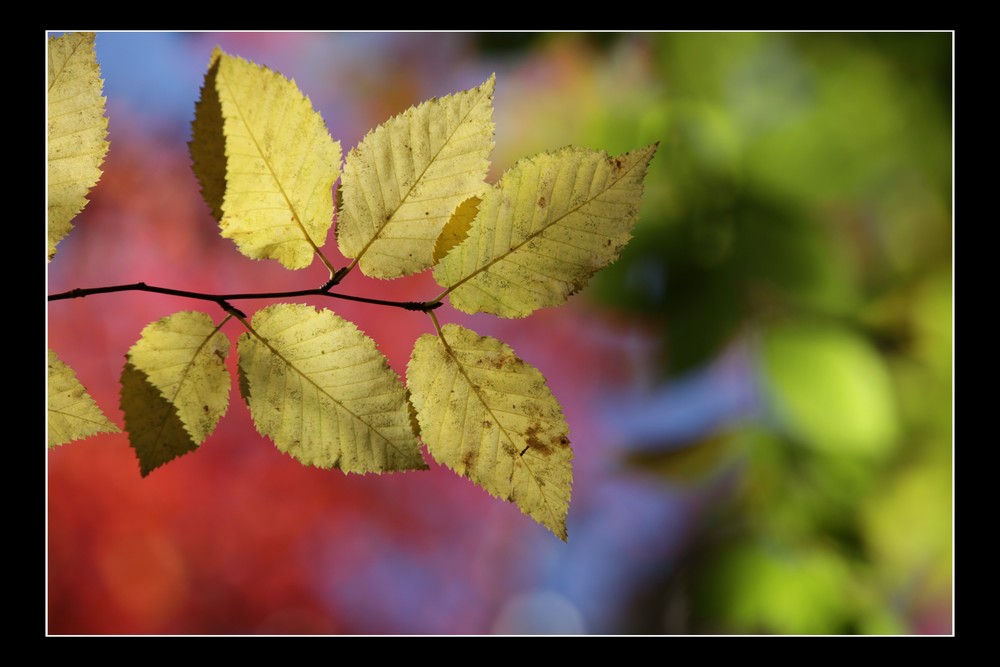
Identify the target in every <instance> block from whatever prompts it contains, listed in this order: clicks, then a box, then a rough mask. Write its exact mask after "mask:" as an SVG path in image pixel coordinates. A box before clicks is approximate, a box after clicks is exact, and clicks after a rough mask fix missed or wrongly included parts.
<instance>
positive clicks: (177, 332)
mask: <svg viewBox="0 0 1000 667" xmlns="http://www.w3.org/2000/svg"><path fill="white" fill-rule="evenodd" d="M228 355H229V339H228V338H227V337H226V336H225V334H223V333H222V332H221V331H219V328H218V327H217V326H216V325H215V323H214V322H212V318H211V317H209V316H208V315H207V314H205V313H201V312H196V311H184V312H180V313H174V314H173V315H170V316H168V317H165V318H163V319H161V320H159V321H157V322H153V323H152V324H150V325H149V326H147V327H146V328H145V329H143V330H142V336H141V338H139V340H138V341H137V342H136V344H135V345H133V346H132V349H130V350H129V352H128V360H129V363H131V364H132V365H133V366H134V367H135V368H136V369H137V370H139V371H142V372H143V373H144V374H145V375H146V378H147V381H148V382H149V383H150V384H152V385H153V386H154V387H156V388H157V390H158V391H159V392H160V394H162V395H163V397H164V398H166V399H167V401H169V402H170V403H171V404H172V405H173V406H174V409H175V410H176V411H177V416H178V417H180V420H181V422H182V423H183V424H184V428H185V430H187V432H188V433H189V434H190V435H191V438H192V439H193V440H194V442H196V443H198V444H201V443H202V442H204V441H205V439H206V438H207V437H208V436H209V435H211V433H212V431H213V430H214V429H215V426H216V424H217V423H218V421H219V419H221V418H222V416H223V415H224V414H226V409H227V408H228V407H229V388H230V384H231V379H230V377H229V370H228V369H227V368H226V357H227V356H228Z"/></svg>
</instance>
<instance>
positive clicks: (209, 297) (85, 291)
mask: <svg viewBox="0 0 1000 667" xmlns="http://www.w3.org/2000/svg"><path fill="white" fill-rule="evenodd" d="M326 287H327V285H324V286H323V287H320V288H318V289H303V290H294V291H291V292H249V293H241V294H205V293H204V292H189V291H187V290H180V289H171V288H169V287H156V286H155V285H147V284H146V283H131V284H129V285H108V286H107V287H88V288H77V289H71V290H69V291H68V292H60V293H59V294H50V295H49V301H61V300H63V299H79V298H82V297H85V296H91V295H92V294H110V293H112V292H155V293H156V294H169V295H170V296H179V297H183V298H186V299H199V300H201V301H212V302H214V303H216V304H218V305H219V307H220V308H222V309H223V310H225V311H226V312H228V313H240V314H242V313H241V312H240V311H239V310H238V309H236V308H234V307H233V306H232V305H230V304H229V302H230V301H238V300H241V299H284V298H289V297H296V296H325V297H330V298H331V299H344V300H345V301H358V302H360V303H371V304H374V305H376V306H390V307H392V308H402V309H403V310H415V311H418V312H424V313H426V312H429V311H431V310H434V309H435V308H437V307H439V306H440V305H441V302H440V301H439V302H436V303H424V302H421V301H387V300H385V299H371V298H369V297H365V296H354V295H352V294H338V293H337V292H331V291H329V289H324V288H326ZM244 317H245V316H244Z"/></svg>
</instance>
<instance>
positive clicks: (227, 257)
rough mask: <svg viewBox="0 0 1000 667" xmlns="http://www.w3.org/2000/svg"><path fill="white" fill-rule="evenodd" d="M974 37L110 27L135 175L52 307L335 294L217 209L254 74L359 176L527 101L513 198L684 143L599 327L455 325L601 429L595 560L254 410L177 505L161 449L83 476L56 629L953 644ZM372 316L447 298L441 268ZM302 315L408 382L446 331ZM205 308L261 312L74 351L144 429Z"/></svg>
mask: <svg viewBox="0 0 1000 667" xmlns="http://www.w3.org/2000/svg"><path fill="white" fill-rule="evenodd" d="M952 40H953V38H952V35H951V34H950V33H921V34H911V33H848V34H836V33H800V34H795V33H766V34H749V33H721V34H700V33H681V34H669V33H663V34H642V33H627V34H617V33H600V34H574V33H558V34H535V33H501V34H464V33H439V34H419V33H397V34H365V33H354V34H335V33H319V34H313V33H289V34H286V33H268V34H249V33H240V34H214V33H196V34H182V33H139V34H135V33H99V34H98V36H97V47H96V48H97V57H98V61H99V63H100V65H101V71H102V76H103V77H104V79H105V87H104V90H105V95H106V96H107V113H108V117H109V132H110V141H111V147H110V151H109V153H108V157H107V160H106V162H105V165H104V175H103V177H102V179H101V181H100V182H99V183H98V185H97V187H96V188H95V189H94V190H93V191H92V194H91V197H90V198H91V203H90V204H89V205H88V206H87V207H86V209H85V210H84V212H83V213H82V214H81V216H80V217H79V218H78V219H77V221H76V228H75V229H74V231H73V232H72V233H71V234H70V235H69V236H68V237H67V238H66V239H65V240H64V241H62V243H61V244H60V246H59V253H58V255H57V256H56V257H55V259H54V260H53V261H52V263H51V264H50V265H49V268H48V276H49V277H48V281H49V282H48V291H49V293H55V292H59V291H63V290H67V289H71V288H74V287H94V286H99V285H109V284H118V283H129V282H136V281H146V282H147V283H150V284H154V285H162V286H169V287H174V288H179V289H188V290H196V291H205V292H219V293H222V292H235V291H243V292H248V291H264V290H270V291H276V290H286V289H298V288H307V287H314V286H318V285H320V284H322V283H323V281H324V280H325V279H326V277H327V276H328V274H327V273H326V272H325V270H324V268H323V267H322V265H321V264H320V263H319V262H314V265H313V266H312V267H310V268H309V269H307V270H304V271H300V272H290V271H286V270H284V269H283V268H281V267H280V266H279V265H278V264H277V263H275V262H255V261H253V260H249V259H246V258H244V257H243V256H242V255H241V254H239V253H238V252H237V251H236V250H235V248H234V247H233V245H232V243H231V242H230V241H228V240H225V239H222V238H220V237H219V235H218V233H217V226H216V223H215V222H214V221H213V219H212V218H211V216H210V214H209V210H208V208H207V206H206V205H205V204H204V202H203V201H202V199H201V197H200V193H199V187H198V184H197V182H196V180H195V179H194V177H193V175H192V173H191V170H190V159H189V157H188V152H187V145H186V142H187V141H188V140H189V138H190V122H191V119H192V118H193V111H194V104H195V101H196V99H197V98H198V95H199V89H200V86H201V84H202V78H203V76H204V72H205V69H206V67H207V63H208V60H209V55H210V53H211V51H212V49H213V48H214V47H215V46H216V45H220V46H222V48H223V49H225V50H226V51H228V52H230V53H233V54H236V55H240V56H242V57H244V58H247V59H250V60H253V61H255V62H258V63H260V64H266V65H268V66H269V67H271V68H272V69H276V70H278V71H280V72H281V73H283V74H284V75H286V76H288V77H290V78H294V79H295V81H296V82H297V83H298V85H299V87H300V88H301V89H302V90H303V91H304V92H305V93H306V94H307V95H308V96H309V97H310V98H311V100H312V102H313V104H314V106H315V108H316V109H317V110H318V111H319V112H320V113H321V114H322V115H323V117H324V119H325V120H326V123H327V126H328V127H329V129H330V133H331V135H332V136H333V138H334V139H337V140H339V141H340V142H341V146H342V149H343V152H344V153H345V154H346V153H347V151H348V150H349V149H350V148H351V147H353V146H354V145H356V144H357V143H358V141H359V140H360V139H361V138H362V137H363V136H364V134H365V133H366V132H367V131H368V130H369V129H371V128H372V127H374V126H375V125H377V124H379V123H381V122H383V121H384V120H386V119H387V118H388V117H390V116H391V115H394V114H396V113H399V112H402V111H403V110H405V109H406V108H407V107H408V106H410V105H412V104H416V103H419V102H421V101H423V100H425V99H428V98H430V97H434V96H439V95H444V94H447V93H451V92H455V91H459V90H463V89H467V88H471V87H473V86H476V85H478V84H480V83H482V82H483V81H484V80H485V79H486V78H487V77H488V76H489V75H490V73H491V72H496V73H497V86H496V95H495V108H496V112H495V120H496V149H495V152H494V155H493V168H492V172H491V176H490V178H491V180H495V179H496V178H498V177H499V175H500V174H501V173H502V172H503V170H504V169H506V168H509V167H510V166H511V165H513V163H514V162H515V161H516V160H517V159H519V158H521V157H526V156H529V155H532V154H534V153H537V152H540V151H544V150H552V149H556V148H559V147H561V146H564V145H567V144H573V145H577V146H586V147H590V148H596V149H603V150H605V151H608V152H609V153H612V154H617V153H620V152H624V151H628V150H631V149H634V148H638V147H641V146H645V145H647V144H649V143H651V142H654V141H659V142H660V148H659V151H658V153H657V155H656V157H655V158H654V160H653V163H652V166H651V168H650V171H649V173H648V176H647V180H646V190H645V194H644V197H643V203H642V208H641V212H640V218H639V222H638V224H637V225H636V228H635V232H634V235H635V238H634V239H633V240H632V242H631V243H630V244H629V245H628V246H627V247H626V249H625V252H624V254H623V256H622V257H621V259H620V260H619V261H618V262H617V263H615V264H614V265H612V266H611V267H609V268H608V269H605V270H604V271H603V272H602V273H600V274H599V275H598V276H597V277H596V278H595V279H594V280H593V281H592V282H591V284H590V286H589V287H588V289H587V290H585V291H584V292H583V293H581V294H580V295H577V296H576V297H574V298H573V299H571V301H570V302H569V303H568V304H567V305H565V306H563V307H561V308H558V309H545V310H542V311H539V312H536V313H535V314H533V315H532V316H531V317H529V318H527V319H524V320H502V319H498V318H494V317H492V316H488V315H478V316H471V317H470V316H467V315H463V314H461V313H457V312H455V311H454V310H452V309H451V308H450V307H448V306H445V307H443V308H442V309H441V310H439V311H438V313H439V316H440V318H441V320H442V322H445V321H448V322H456V323H459V324H462V325H464V326H468V327H471V328H473V329H475V330H476V331H477V332H478V333H480V334H483V335H492V336H496V337H498V338H501V339H502V340H504V341H505V342H507V343H508V344H510V345H511V346H512V347H513V348H514V349H515V350H516V351H517V352H518V354H519V355H520V356H521V357H522V358H523V359H525V360H526V361H527V362H529V363H531V364H533V365H534V366H536V367H537V368H539V369H540V370H541V371H542V373H543V374H544V375H545V376H546V377H547V378H548V381H549V385H550V387H551V388H552V391H553V393H554V394H555V395H556V397H557V398H558V399H559V400H560V402H561V404H562V405H563V408H564V410H565V413H566V416H567V419H568V421H569V425H570V429H571V433H570V437H571V439H572V442H573V447H574V452H575V457H576V458H575V461H574V477H575V479H574V488H573V499H572V502H571V505H570V512H569V520H568V529H569V542H568V543H567V544H564V543H562V542H561V541H559V540H558V539H556V538H555V537H553V536H552V534H551V533H549V532H548V531H546V530H545V529H544V528H542V527H541V526H539V525H537V524H536V523H534V522H533V521H532V520H530V519H529V518H527V517H525V516H524V515H522V514H521V513H520V512H519V511H518V510H517V508H516V507H514V506H513V505H510V504H507V503H503V502H501V501H498V500H496V499H493V498H492V497H490V496H489V495H487V494H486V493H485V492H484V491H482V490H480V489H479V488H477V487H475V486H474V485H473V484H472V483H471V482H469V481H468V480H465V479H463V478H460V477H458V476H456V475H454V474H453V473H452V472H450V471H449V470H448V469H446V468H443V467H441V466H439V465H437V464H436V463H434V462H433V461H431V460H430V459H429V457H428V461H429V463H430V465H431V469H430V471H427V472H423V473H407V474H400V475H384V476H356V475H352V476H347V475H344V474H342V473H340V472H337V471H322V470H317V469H312V468H309V469H307V468H305V467H302V466H301V465H299V464H298V463H296V462H295V461H294V460H292V459H291V458H289V457H287V456H285V455H284V454H281V453H280V452H278V451H277V449H276V448H275V447H274V446H273V444H272V443H271V442H270V441H268V440H267V439H265V438H263V437H261V436H260V435H258V434H257V433H256V431H255V429H254V427H253V425H252V423H251V421H250V418H249V414H248V413H247V410H246V406H245V405H244V403H243V402H242V401H241V400H239V399H238V394H236V393H235V392H234V393H233V394H231V397H230V408H229V411H228V413H227V415H226V416H225V417H224V418H223V420H222V421H221V422H220V425H219V427H218V428H217V429H216V431H215V433H214V434H213V435H212V436H211V437H210V438H209V439H208V440H207V441H206V442H205V443H204V444H203V445H202V446H201V448H200V449H199V450H198V451H196V452H194V453H192V454H188V455H186V456H184V457H182V458H180V459H177V460H175V461H173V462H172V463H170V464H169V465H167V466H165V467H163V468H160V469H158V470H156V471H154V472H153V473H152V474H151V475H150V476H149V477H148V478H146V479H142V478H141V477H140V475H139V467H138V462H137V460H136V458H135V456H134V453H133V451H132V450H131V449H130V448H129V445H128V441H127V438H126V436H125V435H111V436H99V437H94V438H91V439H88V440H85V441H79V442H74V443H70V444H68V445H65V446H63V447H60V448H57V449H56V450H53V451H51V452H49V453H48V454H47V462H48V533H47V535H48V587H47V602H48V609H47V613H48V631H49V632H50V633H52V634H65V633H69V634H98V633H114V634H131V633H143V634H175V633H185V634H244V633H268V634H284V633H293V634H313V633H322V634H337V633H351V634H424V633H432V634H458V633H461V634H468V633H471V634H489V633H506V634H521V633H557V634H563V633H565V634H575V633H600V634H629V633H637V634H639V633H652V634H700V633H711V634H729V633H735V634H758V633H790V634H854V633H862V634H950V633H951V632H952V615H953V609H952V600H953V597H952V584H953V579H954V576H953V569H952V553H953V542H952V538H953V533H952V525H953V475H952V463H953V458H954V456H953V438H952V387H953V379H952V378H953V369H952V359H953V343H952V332H953V315H952V313H953V279H952V276H953V266H952V250H953V246H952V238H953V223H952V193H953V189H952V168H953V167H952V122H953V119H952V76H953V60H952ZM328 241H329V243H328V245H327V246H326V247H325V252H326V254H327V256H328V257H330V258H331V260H333V262H334V263H335V264H336V265H338V266H339V265H341V264H342V263H343V261H344V260H343V259H342V258H341V256H340V255H339V254H338V252H337V250H336V244H335V242H334V237H333V233H332V231H331V234H330V236H329V239H328ZM341 288H342V290H343V291H345V292H350V293H354V294H363V295H368V296H379V297H383V298H390V299H401V300H426V299H428V298H432V297H433V296H435V295H436V294H437V293H438V291H440V290H439V288H437V287H436V285H434V283H433V281H432V280H431V279H430V276H429V275H426V274H423V275H419V276H414V277H411V278H408V279H401V280H396V281H391V282H385V281H376V280H370V279H368V278H365V277H364V276H362V275H361V274H360V273H359V272H353V273H352V274H351V275H350V276H349V277H348V278H347V279H346V280H345V281H344V283H342V285H341ZM298 301H301V302H307V303H313V304H315V305H322V306H324V307H327V308H330V309H332V310H334V311H335V312H337V313H338V314H340V315H341V316H343V317H345V318H347V319H349V320H352V321H354V322H356V323H357V324H358V326H359V327H360V328H361V329H362V330H363V331H365V332H366V333H368V335H370V336H371V337H372V338H374V339H375V340H376V341H377V343H378V344H379V347H380V349H381V350H382V351H383V352H384V353H385V354H386V355H387V357H388V359H389V361H390V363H391V365H392V367H393V368H394V369H395V370H396V371H397V372H399V373H400V374H402V373H403V372H404V370H405V365H406V362H407V360H408V358H409V354H410V350H411V348H412V345H413V341H414V340H415V339H416V338H417V337H418V336H419V335H420V334H422V333H429V332H431V331H432V330H433V329H432V327H431V324H430V322H429V320H428V318H426V317H424V316H423V315H421V314H419V313H406V312H402V311H396V310H391V311H390V310H389V309H385V308H380V307H377V306H372V305H367V304H356V303H348V302H340V301H332V300H309V299H300V300H298ZM265 303H266V302H260V303H255V302H240V303H239V304H238V305H239V306H240V307H241V308H242V309H244V310H245V311H247V312H248V313H250V312H252V311H253V310H254V309H256V308H258V307H262V306H263V305H265ZM178 310H205V312H209V313H210V314H211V315H212V316H213V317H214V318H216V321H220V320H221V319H222V316H223V315H222V313H221V311H219V310H218V309H214V307H209V306H208V305H206V304H204V303H202V302H197V301H187V300H183V299H177V298H172V297H166V296H159V295H152V294H141V293H124V294H111V295H101V296H95V297H89V298H87V299H80V300H74V301H61V302H57V303H52V304H50V305H49V309H48V312H49V315H48V339H49V346H50V347H51V348H52V349H54V350H55V351H56V352H57V353H58V354H59V355H60V356H61V357H62V359H63V360H64V361H66V362H67V363H68V364H70V365H71V366H72V367H73V368H74V369H75V370H76V372H77V375H78V377H79V379H80V380H81V381H82V382H83V384H84V385H85V386H86V387H87V388H88V390H89V391H90V393H91V394H92V396H93V397H94V398H95V399H96V401H97V402H98V404H99V405H100V406H101V407H102V408H103V409H104V411H105V412H106V413H107V414H108V415H109V417H110V418H111V419H112V420H113V421H115V422H116V423H118V424H119V425H122V424H123V419H122V413H121V411H120V409H119V408H118V378H119V375H120V373H121V370H122V366H123V363H124V355H125V353H126V351H127V350H128V348H129V347H130V346H131V345H132V343H134V342H135V340H136V339H137V338H138V337H139V334H140V332H141V330H142V328H143V327H144V326H145V325H146V324H148V323H150V322H152V321H154V320H157V319H159V318H161V317H164V316H166V315H169V314H170V313H172V312H175V311H178ZM224 331H225V332H226V333H227V334H228V335H229V336H230V339H231V340H232V341H233V342H235V340H236V338H237V336H238V335H239V333H240V327H239V325H238V323H234V322H230V323H228V324H227V325H226V327H225V328H224ZM229 365H230V369H231V371H233V372H235V354H233V355H231V358H230V360H229Z"/></svg>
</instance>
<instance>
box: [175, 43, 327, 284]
mask: <svg viewBox="0 0 1000 667" xmlns="http://www.w3.org/2000/svg"><path fill="white" fill-rule="evenodd" d="M216 97H217V99H216ZM220 118H221V120H222V134H223V136H224V141H220V140H219V136H218V132H219V127H218V125H219V119H220ZM193 134H194V138H193V140H192V145H191V154H192V158H193V159H194V161H195V174H196V175H197V176H198V178H199V180H200V181H201V184H202V191H203V194H204V196H205V201H206V202H207V203H208V205H209V206H210V207H211V208H212V209H213V211H215V212H216V213H217V212H218V208H219V201H220V200H219V188H220V184H222V185H223V187H224V194H223V196H222V199H221V207H222V215H221V219H220V220H219V226H220V228H221V231H222V236H224V237H226V238H229V239H232V240H233V241H235V242H236V245H237V246H238V247H239V249H240V252H242V253H243V254H244V255H246V256H247V257H250V258H252V259H276V260H278V261H279V262H281V264H282V266H284V267H285V268H288V269H304V268H306V267H307V266H309V265H310V264H311V263H312V259H313V256H314V253H316V252H317V250H318V248H319V247H321V246H323V245H324V244H325V243H326V235H327V232H329V230H330V225H331V223H332V222H333V195H332V187H333V183H334V182H335V181H336V180H337V177H338V176H339V174H340V143H339V142H336V141H333V140H332V139H331V138H330V134H329V133H328V132H327V129H326V125H325V124H324V123H323V119H322V118H321V117H320V115H319V114H318V113H317V112H316V111H314V110H313V107H312V104H311V102H310V101H309V98H308V97H305V96H304V95H303V94H302V93H301V92H300V91H299V89H298V87H297V86H296V85H295V83H294V82H292V81H290V80H288V79H286V78H285V77H283V76H281V75H280V74H278V73H276V72H272V71H271V70H269V69H267V68H265V67H261V66H259V65H255V64H253V63H250V62H247V61H246V60H243V59H242V58H238V57H234V56H230V55H228V54H225V53H222V52H221V51H218V50H217V51H216V52H215V53H214V54H213V56H212V61H211V63H210V66H209V70H208V73H207V74H206V77H205V86H204V87H203V88H202V96H201V99H200V100H199V102H198V104H197V105H196V107H195V121H194V125H193ZM222 146H224V147H225V157H224V160H223V159H220V157H219V155H218V151H219V149H220V147H222ZM222 164H224V165H225V171H224V172H223V171H222V169H221V165H222Z"/></svg>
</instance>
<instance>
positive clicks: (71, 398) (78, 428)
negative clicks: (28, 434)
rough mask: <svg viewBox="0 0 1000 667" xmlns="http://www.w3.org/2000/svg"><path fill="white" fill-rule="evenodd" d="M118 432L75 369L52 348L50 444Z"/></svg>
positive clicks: (59, 443)
mask: <svg viewBox="0 0 1000 667" xmlns="http://www.w3.org/2000/svg"><path fill="white" fill-rule="evenodd" d="M118 432H119V428H118V427H117V426H115V425H114V424H113V423H112V422H111V420H109V419H108V418H107V417H106V416H105V415H104V413H103V412H101V409H100V408H99V407H97V403H95V402H94V399H92V398H91V397H90V394H88V393H87V390H86V389H84V388H83V385H82V384H80V381H79V380H77V379H76V374H75V373H74V372H73V369H72V368H70V367H69V366H68V365H67V364H65V363H64V362H63V361H62V360H61V359H60V358H59V356H58V355H56V353H55V352H53V351H52V350H49V448H50V449H51V448H52V447H58V446H59V445H65V444H66V443H67V442H71V441H73V440H82V439H83V438H88V437H90V436H92V435H96V434H98V433H118Z"/></svg>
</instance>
